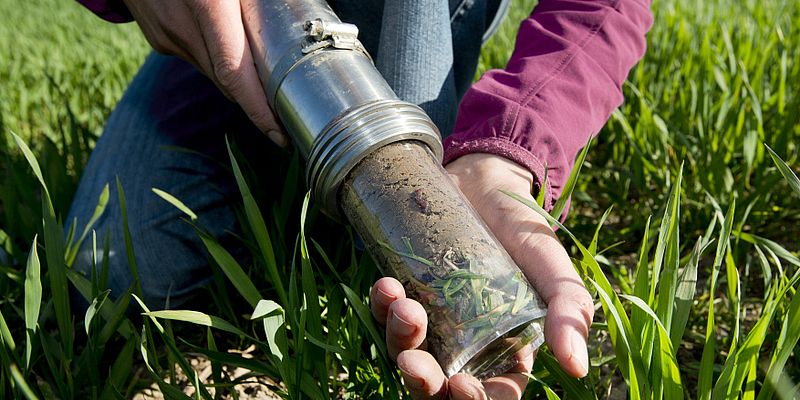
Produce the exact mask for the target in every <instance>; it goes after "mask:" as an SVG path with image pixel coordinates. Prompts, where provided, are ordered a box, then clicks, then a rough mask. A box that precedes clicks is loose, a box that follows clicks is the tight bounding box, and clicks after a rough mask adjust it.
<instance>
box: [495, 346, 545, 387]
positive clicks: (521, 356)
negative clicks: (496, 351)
mask: <svg viewBox="0 0 800 400" xmlns="http://www.w3.org/2000/svg"><path fill="white" fill-rule="evenodd" d="M535 356H536V350H534V348H533V347H531V346H530V345H527V346H525V347H523V348H522V349H520V350H519V351H517V352H516V354H514V357H515V358H516V360H517V365H515V366H514V367H512V368H511V369H510V370H509V372H508V373H505V374H502V375H499V376H496V377H492V378H490V379H487V380H485V381H484V382H483V387H484V389H485V390H486V394H487V395H488V396H489V398H490V399H513V400H518V399H520V398H521V397H522V393H523V392H525V386H526V385H527V384H528V377H527V375H525V374H523V373H528V372H530V371H531V368H532V367H533V359H534V357H535Z"/></svg>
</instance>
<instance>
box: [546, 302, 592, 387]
mask: <svg viewBox="0 0 800 400" xmlns="http://www.w3.org/2000/svg"><path fill="white" fill-rule="evenodd" d="M593 315H594V307H593V306H592V302H591V298H590V297H589V295H588V293H585V292H560V293H559V294H557V295H556V296H554V297H553V298H551V299H550V301H549V304H548V307H547V317H546V319H545V325H544V326H545V328H544V332H545V339H546V340H547V343H548V344H549V345H550V348H551V349H552V350H553V355H555V357H556V359H557V360H558V362H559V364H561V367H562V368H563V369H564V371H566V372H567V373H568V374H570V375H572V376H574V377H578V378H580V377H583V376H586V374H587V373H588V371H589V355H588V352H587V349H586V339H587V337H588V335H589V326H591V321H592V316H593Z"/></svg>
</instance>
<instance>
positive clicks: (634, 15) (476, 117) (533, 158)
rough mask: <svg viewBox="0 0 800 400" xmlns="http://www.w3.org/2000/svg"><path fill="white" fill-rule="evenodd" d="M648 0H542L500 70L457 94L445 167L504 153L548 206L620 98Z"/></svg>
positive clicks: (641, 46)
mask: <svg viewBox="0 0 800 400" xmlns="http://www.w3.org/2000/svg"><path fill="white" fill-rule="evenodd" d="M649 4H650V1H649V0H541V1H540V2H539V5H538V6H537V7H536V8H535V10H534V12H533V14H532V15H531V16H530V17H529V18H528V19H526V20H525V21H524V22H523V23H522V25H521V27H520V30H519V34H518V35H517V42H516V46H515V49H514V52H513V54H512V56H511V60H510V61H509V62H508V66H507V67H506V69H504V70H492V71H489V72H487V73H486V74H484V76H483V77H482V78H481V79H480V80H479V81H478V82H476V83H475V84H474V85H473V86H472V87H471V88H470V89H469V90H468V91H467V93H466V94H465V96H464V98H463V99H462V101H461V104H460V106H459V110H458V118H457V120H456V126H455V130H454V132H453V134H452V135H451V136H450V137H448V138H447V140H446V141H445V157H444V164H447V163H449V162H450V161H453V160H455V159H456V158H458V157H460V156H462V155H464V154H469V153H492V154H497V155H501V156H504V157H506V158H509V159H511V160H513V161H515V162H517V163H518V164H520V165H522V166H524V167H526V168H528V169H529V170H530V171H531V172H532V173H533V175H534V180H535V185H536V189H538V190H545V191H546V192H545V206H546V207H547V208H548V210H549V209H552V206H553V205H554V204H555V201H556V200H557V199H558V196H559V195H560V193H561V189H562V188H563V186H564V184H565V183H566V181H567V178H568V177H569V173H570V171H571V169H572V166H573V163H574V159H575V157H576V156H577V154H578V152H579V151H580V149H581V148H582V147H583V146H584V145H585V144H586V143H587V142H588V140H589V138H590V137H591V135H595V134H597V132H598V131H599V130H600V129H601V128H602V127H603V125H604V124H605V123H606V121H607V120H608V118H609V116H610V115H611V112H612V111H613V110H614V109H615V108H616V107H618V106H619V105H620V104H621V103H622V84H623V82H624V81H625V79H626V77H627V75H628V72H629V71H630V69H631V68H633V66H634V65H635V64H636V62H637V61H638V60H639V59H640V58H641V57H642V55H643V54H644V51H645V46H646V40H645V33H646V32H647V31H648V30H649V28H650V26H651V25H652V19H653V18H652V14H651V13H650V10H649ZM545 168H547V181H546V185H545V186H546V187H544V188H542V187H541V179H542V178H543V176H544V171H545Z"/></svg>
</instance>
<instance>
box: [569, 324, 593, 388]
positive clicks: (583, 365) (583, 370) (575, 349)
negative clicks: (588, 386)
mask: <svg viewBox="0 0 800 400" xmlns="http://www.w3.org/2000/svg"><path fill="white" fill-rule="evenodd" d="M570 346H571V347H572V349H571V350H572V352H571V353H570V357H571V358H572V359H573V360H575V366H576V367H577V369H576V372H578V375H580V376H581V377H584V376H586V374H587V373H589V353H588V352H587V350H586V339H585V338H584V337H583V335H581V334H580V333H578V332H572V337H571V338H570Z"/></svg>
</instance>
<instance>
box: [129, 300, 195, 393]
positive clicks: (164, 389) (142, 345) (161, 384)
mask: <svg viewBox="0 0 800 400" xmlns="http://www.w3.org/2000/svg"><path fill="white" fill-rule="evenodd" d="M134 296H136V295H134ZM137 300H138V298H137ZM146 329H147V328H146V326H145V328H144V329H143V331H142V335H141V340H140V341H139V350H140V352H141V354H142V360H144V365H145V366H146V367H147V371H148V372H149V373H150V376H151V377H152V378H153V380H154V381H156V384H157V385H158V388H159V389H161V393H162V394H163V395H164V398H165V399H167V400H192V398H191V397H189V396H187V395H186V394H184V393H183V392H182V391H181V390H180V389H178V388H177V387H175V386H173V385H171V384H169V383H167V382H165V381H164V380H163V379H161V376H159V375H158V373H156V371H155V370H154V369H153V367H152V366H150V356H149V355H148V354H149V352H148V351H147V347H148V343H147V336H148V335H147V333H146V332H145V330H146ZM193 371H194V370H184V372H185V373H186V375H187V376H189V377H190V379H192V377H193V376H194V374H192V372H193ZM192 382H194V379H192Z"/></svg>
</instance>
